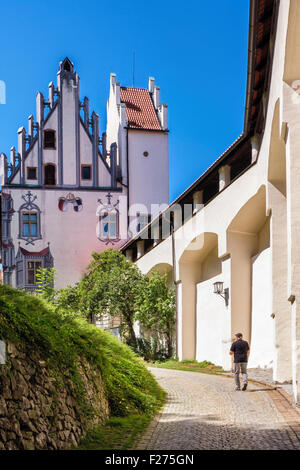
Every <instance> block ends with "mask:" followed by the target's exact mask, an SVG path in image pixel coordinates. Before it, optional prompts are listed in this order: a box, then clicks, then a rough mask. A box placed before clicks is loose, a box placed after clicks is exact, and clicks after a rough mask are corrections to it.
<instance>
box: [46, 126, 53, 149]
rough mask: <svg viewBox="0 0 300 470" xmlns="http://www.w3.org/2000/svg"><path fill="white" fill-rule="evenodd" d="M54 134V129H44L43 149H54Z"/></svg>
mask: <svg viewBox="0 0 300 470" xmlns="http://www.w3.org/2000/svg"><path fill="white" fill-rule="evenodd" d="M55 141H56V136H55V131H53V130H52V129H47V130H45V131H44V149H55V148H56V145H55V144H56V142H55Z"/></svg>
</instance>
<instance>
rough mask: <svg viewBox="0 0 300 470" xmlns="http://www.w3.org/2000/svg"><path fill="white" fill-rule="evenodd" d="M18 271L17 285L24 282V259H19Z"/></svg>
mask: <svg viewBox="0 0 300 470" xmlns="http://www.w3.org/2000/svg"><path fill="white" fill-rule="evenodd" d="M16 268H17V269H16V271H17V286H21V285H22V284H23V261H18V262H17V265H16Z"/></svg>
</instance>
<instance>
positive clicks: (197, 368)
mask: <svg viewBox="0 0 300 470" xmlns="http://www.w3.org/2000/svg"><path fill="white" fill-rule="evenodd" d="M149 365H150V366H151V367H158V368H161V369H175V370H186V371H190V372H202V373H204V374H220V373H222V372H224V370H223V369H222V367H220V366H216V365H215V364H213V363H212V362H209V361H203V362H197V361H175V359H169V360H168V361H164V362H159V361H157V362H155V363H153V364H149Z"/></svg>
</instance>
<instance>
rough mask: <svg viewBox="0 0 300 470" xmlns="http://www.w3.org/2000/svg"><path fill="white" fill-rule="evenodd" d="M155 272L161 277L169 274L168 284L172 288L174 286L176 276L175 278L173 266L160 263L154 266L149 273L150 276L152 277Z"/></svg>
mask: <svg viewBox="0 0 300 470" xmlns="http://www.w3.org/2000/svg"><path fill="white" fill-rule="evenodd" d="M154 271H158V272H159V274H160V275H164V274H167V275H168V282H169V285H170V286H173V284H174V276H173V272H174V270H173V266H172V265H171V264H169V263H159V264H156V265H154V266H153V267H152V268H151V269H150V270H149V271H148V273H147V275H148V276H151V273H153V272H154Z"/></svg>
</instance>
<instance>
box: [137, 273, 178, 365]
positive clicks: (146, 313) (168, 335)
mask: <svg viewBox="0 0 300 470" xmlns="http://www.w3.org/2000/svg"><path fill="white" fill-rule="evenodd" d="M135 306H136V319H137V320H139V321H140V323H141V324H142V325H144V326H145V327H146V328H148V329H149V330H152V331H153V332H155V333H156V334H157V335H158V336H159V334H163V335H164V337H165V339H166V343H167V349H168V356H169V357H171V356H172V352H173V351H172V336H173V329H174V325H175V290H174V289H173V288H170V287H169V285H168V276H167V274H165V275H163V276H161V275H160V274H159V273H158V272H157V271H155V272H153V273H152V274H151V276H150V277H149V278H146V279H145V282H144V283H143V284H142V285H141V286H140V290H139V292H138V293H137V295H136V298H135Z"/></svg>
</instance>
